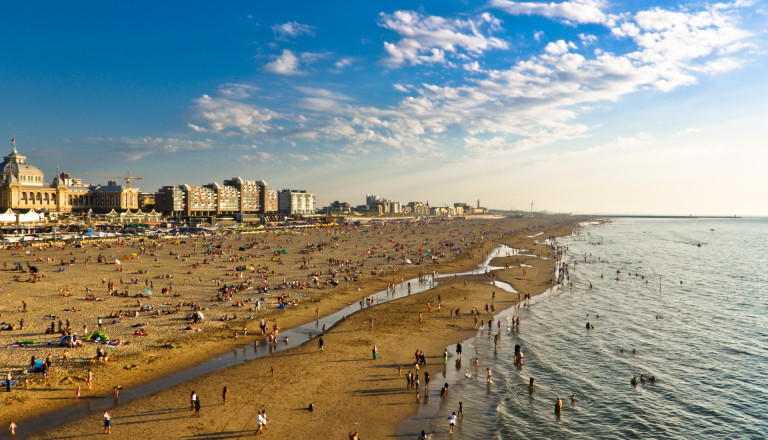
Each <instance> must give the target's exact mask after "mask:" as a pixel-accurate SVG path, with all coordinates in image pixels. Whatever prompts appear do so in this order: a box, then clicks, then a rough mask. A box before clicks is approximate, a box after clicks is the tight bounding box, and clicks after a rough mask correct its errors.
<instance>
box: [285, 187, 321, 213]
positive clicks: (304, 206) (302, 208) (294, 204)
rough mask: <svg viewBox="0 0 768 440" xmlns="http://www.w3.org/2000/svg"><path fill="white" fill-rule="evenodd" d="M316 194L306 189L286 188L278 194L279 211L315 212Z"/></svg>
mask: <svg viewBox="0 0 768 440" xmlns="http://www.w3.org/2000/svg"><path fill="white" fill-rule="evenodd" d="M315 198H316V196H315V195H314V194H312V193H309V192H307V191H306V190H303V189H302V190H292V189H284V190H282V191H280V192H279V193H278V194H277V212H279V213H281V214H292V215H310V214H314V213H315Z"/></svg>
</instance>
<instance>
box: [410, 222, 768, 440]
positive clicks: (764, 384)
mask: <svg viewBox="0 0 768 440" xmlns="http://www.w3.org/2000/svg"><path fill="white" fill-rule="evenodd" d="M558 244H559V245H561V246H567V249H568V250H567V257H566V259H565V262H566V263H568V265H569V273H570V279H569V280H568V281H567V283H566V284H565V285H563V286H561V287H560V288H558V289H553V290H552V291H550V292H548V293H546V294H543V295H540V296H538V297H534V301H533V302H532V304H531V305H530V306H529V307H527V308H522V309H518V310H509V311H506V312H505V313H501V314H499V315H498V316H497V317H495V320H501V321H502V327H501V329H500V330H498V329H497V325H496V324H494V326H493V330H492V331H488V330H487V327H486V330H484V331H482V332H479V333H478V335H477V337H475V338H474V339H472V340H470V341H467V342H465V343H464V344H463V345H464V355H463V359H462V361H460V362H458V361H456V359H455V357H454V358H452V359H451V360H450V361H449V363H448V365H446V368H445V370H444V371H443V374H442V375H440V374H437V375H435V376H433V377H434V380H433V381H434V382H435V383H441V382H442V381H443V379H444V380H445V381H447V382H450V383H452V384H453V385H451V387H450V389H449V392H448V395H447V397H445V398H440V396H439V387H433V390H432V392H431V393H430V396H429V401H431V403H430V404H428V405H424V406H423V409H422V410H420V411H419V414H417V415H416V416H415V417H413V418H412V419H410V420H408V421H406V422H404V423H403V424H402V425H401V426H400V429H399V431H400V433H401V437H402V438H410V437H413V438H414V439H415V438H416V437H417V435H418V432H419V431H420V430H421V429H424V430H425V431H427V432H428V433H432V434H433V437H432V438H433V439H443V438H455V439H484V440H485V439H539V438H542V439H543V438H546V439H617V438H621V439H634V438H637V439H763V438H768V372H767V370H768V258H766V256H765V252H766V250H767V249H768V219H764V218H754V219H615V220H611V221H610V222H607V223H604V224H599V225H596V224H591V225H585V227H583V228H581V229H580V230H579V231H577V233H575V234H574V235H573V236H571V237H566V238H561V239H559V240H558ZM699 244H701V246H699ZM617 278H618V279H617ZM590 284H591V287H590ZM509 315H515V316H520V318H521V325H520V328H519V329H515V328H509V327H508V326H507V316H509ZM598 315H599V317H598ZM587 322H590V323H592V325H594V329H592V330H587V329H586V328H585V325H586V323H587ZM497 333H499V336H500V338H499V344H498V347H497V348H496V349H495V350H494V343H493V337H494V335H496V334H497ZM515 344H520V345H521V346H522V350H523V353H524V355H525V359H524V364H523V366H522V367H518V366H515V365H514V364H513V362H512V358H513V354H514V346H515ZM622 350H623V352H622ZM451 351H452V350H451ZM475 356H477V357H478V358H479V365H480V368H479V370H478V371H477V372H476V371H475V369H474V367H473V366H472V361H473V359H474V357H475ZM486 368H491V370H492V372H493V381H494V383H493V384H491V385H490V386H488V385H487V384H486V378H485V372H486ZM640 375H645V376H646V377H648V378H649V377H651V376H655V377H656V378H657V382H656V383H650V382H646V383H639V384H638V385H637V386H632V385H631V383H630V381H631V379H632V378H633V377H637V378H638V380H639V379H640ZM530 377H534V378H535V380H536V384H537V385H536V388H535V389H534V391H532V392H531V391H530V390H529V388H528V382H529V378H530ZM434 388H437V390H435V389H434ZM572 395H573V396H575V399H576V400H575V402H574V403H572V402H571V396H572ZM558 396H559V397H560V398H561V399H562V400H563V409H562V411H561V413H560V415H559V416H558V415H556V414H555V412H554V403H555V400H556V398H557V397H558ZM460 401H461V402H462V403H463V405H464V416H463V417H462V418H461V419H460V421H459V423H458V424H457V427H456V433H455V434H453V435H449V434H448V422H447V418H448V416H449V415H450V414H451V412H453V411H457V410H458V407H459V402H460Z"/></svg>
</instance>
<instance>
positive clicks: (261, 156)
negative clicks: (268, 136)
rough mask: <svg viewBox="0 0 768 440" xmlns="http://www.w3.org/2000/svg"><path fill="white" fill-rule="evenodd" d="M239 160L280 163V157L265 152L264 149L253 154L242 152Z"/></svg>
mask: <svg viewBox="0 0 768 440" xmlns="http://www.w3.org/2000/svg"><path fill="white" fill-rule="evenodd" d="M240 160H242V161H244V162H267V163H280V162H281V161H280V158H279V157H277V156H275V155H273V154H270V153H267V152H266V151H257V152H255V153H253V154H243V155H242V156H240Z"/></svg>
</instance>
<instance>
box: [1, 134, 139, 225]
mask: <svg viewBox="0 0 768 440" xmlns="http://www.w3.org/2000/svg"><path fill="white" fill-rule="evenodd" d="M44 182H45V175H44V174H43V172H42V171H41V170H40V169H39V168H37V167H36V166H34V165H30V164H28V163H27V158H26V156H22V155H20V154H19V152H18V151H17V150H16V146H15V145H14V146H13V152H12V153H11V154H9V155H7V156H5V157H3V162H2V163H1V164H0V210H2V211H6V210H8V209H16V210H29V209H31V210H35V211H48V212H57V213H67V212H72V211H74V212H102V213H103V212H109V211H112V210H120V211H125V210H130V209H134V210H135V209H138V207H139V190H138V189H136V188H124V187H122V186H120V185H118V184H117V182H109V183H108V184H107V185H106V186H102V185H84V184H83V182H82V180H81V179H73V178H72V176H70V175H69V174H66V173H60V174H59V173H57V175H56V176H55V177H54V179H53V182H52V183H51V184H50V185H49V186H45V183H44Z"/></svg>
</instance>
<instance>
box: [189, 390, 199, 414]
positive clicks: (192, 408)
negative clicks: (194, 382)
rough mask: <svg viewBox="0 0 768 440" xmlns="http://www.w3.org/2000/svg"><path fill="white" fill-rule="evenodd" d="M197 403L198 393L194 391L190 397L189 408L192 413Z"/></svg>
mask: <svg viewBox="0 0 768 440" xmlns="http://www.w3.org/2000/svg"><path fill="white" fill-rule="evenodd" d="M195 401H197V393H195V392H194V391H192V394H191V395H190V396H189V406H190V409H191V410H192V411H194V410H195Z"/></svg>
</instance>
